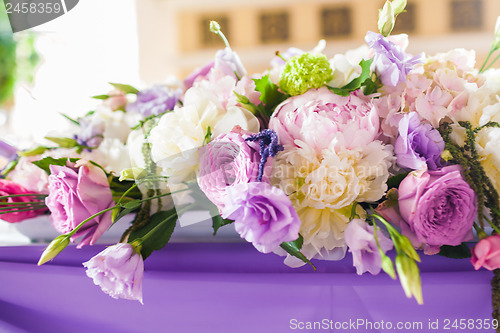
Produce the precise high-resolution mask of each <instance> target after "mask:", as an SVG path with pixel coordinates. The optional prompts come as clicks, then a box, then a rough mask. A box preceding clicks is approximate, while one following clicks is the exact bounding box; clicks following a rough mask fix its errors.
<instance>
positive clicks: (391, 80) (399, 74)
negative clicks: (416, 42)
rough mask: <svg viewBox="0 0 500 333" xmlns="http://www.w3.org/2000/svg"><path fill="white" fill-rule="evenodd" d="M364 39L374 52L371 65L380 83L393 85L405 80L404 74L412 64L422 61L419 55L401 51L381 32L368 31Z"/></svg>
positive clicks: (409, 69) (410, 68) (406, 73)
mask: <svg viewBox="0 0 500 333" xmlns="http://www.w3.org/2000/svg"><path fill="white" fill-rule="evenodd" d="M365 41H366V43H368V46H369V47H370V48H372V49H373V51H374V52H375V56H374V58H373V65H372V66H374V67H375V70H376V72H377V75H378V76H379V78H380V81H382V84H384V85H386V86H392V87H395V86H397V85H398V84H400V83H402V82H405V81H406V75H408V73H409V72H410V71H411V70H412V68H413V66H415V65H416V64H418V63H420V62H421V61H422V60H421V55H417V56H415V57H410V56H409V55H407V54H406V53H404V52H403V50H402V49H401V47H399V45H397V44H395V43H393V42H391V41H389V40H388V39H387V38H385V37H384V36H382V35H381V34H377V33H375V32H372V31H368V33H367V34H366V37H365Z"/></svg>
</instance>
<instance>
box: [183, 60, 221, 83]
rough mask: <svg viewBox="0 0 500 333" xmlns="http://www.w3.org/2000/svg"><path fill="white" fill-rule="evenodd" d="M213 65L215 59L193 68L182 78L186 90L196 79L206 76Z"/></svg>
mask: <svg viewBox="0 0 500 333" xmlns="http://www.w3.org/2000/svg"><path fill="white" fill-rule="evenodd" d="M214 65H215V61H213V60H212V61H210V62H209V63H207V64H206V65H204V66H203V67H200V68H197V69H195V70H194V71H193V72H192V73H191V74H189V76H188V77H187V78H186V79H184V88H185V89H186V90H187V89H189V88H191V87H192V86H193V84H194V83H195V82H196V81H197V80H201V79H203V78H206V77H207V76H208V73H210V71H211V70H212V68H213V67H214Z"/></svg>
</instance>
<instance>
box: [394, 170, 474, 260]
mask: <svg viewBox="0 0 500 333" xmlns="http://www.w3.org/2000/svg"><path fill="white" fill-rule="evenodd" d="M398 191H399V199H398V200H399V211H400V213H401V217H402V218H403V219H404V221H402V222H405V223H406V224H407V225H408V229H409V232H411V233H413V234H414V237H411V236H413V235H410V239H412V238H414V239H416V241H418V242H420V243H421V244H422V245H425V247H426V253H428V254H434V253H437V252H438V251H439V247H441V246H442V245H452V246H455V245H460V244H461V243H462V242H464V241H468V240H470V239H472V238H473V234H472V226H473V224H474V219H475V217H476V211H477V204H476V194H475V193H474V191H473V190H472V188H471V187H470V186H469V184H467V182H466V181H465V180H464V179H463V177H462V174H461V167H460V166H459V165H451V166H447V167H444V168H442V169H440V170H436V171H422V172H415V171H414V172H411V173H410V174H409V175H408V176H407V177H406V178H405V179H403V181H402V182H401V184H400V185H399V190H398ZM402 230H403V231H404V230H405V228H403V227H402Z"/></svg>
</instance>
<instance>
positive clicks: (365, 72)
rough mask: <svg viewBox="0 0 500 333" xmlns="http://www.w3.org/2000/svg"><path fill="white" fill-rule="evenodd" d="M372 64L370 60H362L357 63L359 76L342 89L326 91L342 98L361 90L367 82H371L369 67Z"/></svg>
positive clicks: (331, 88)
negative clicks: (359, 71) (359, 70)
mask: <svg viewBox="0 0 500 333" xmlns="http://www.w3.org/2000/svg"><path fill="white" fill-rule="evenodd" d="M372 62H373V59H370V60H365V59H362V60H361V61H360V62H359V65H360V66H361V74H360V75H359V76H358V77H357V78H354V79H353V80H352V81H351V82H349V83H348V84H346V85H345V86H343V87H342V88H333V87H328V89H330V91H332V92H333V93H335V94H337V95H340V96H344V97H345V96H349V94H350V93H351V92H352V91H355V90H358V89H359V88H361V87H362V86H363V84H364V83H365V82H366V81H367V80H370V81H371V79H370V75H371V71H370V66H371V64H372Z"/></svg>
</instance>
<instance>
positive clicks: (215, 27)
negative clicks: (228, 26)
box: [210, 21, 220, 34]
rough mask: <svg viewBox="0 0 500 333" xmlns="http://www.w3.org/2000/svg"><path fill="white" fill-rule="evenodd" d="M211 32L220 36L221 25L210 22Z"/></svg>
mask: <svg viewBox="0 0 500 333" xmlns="http://www.w3.org/2000/svg"><path fill="white" fill-rule="evenodd" d="M210 32H213V33H214V34H218V33H219V32H220V25H219V23H217V21H210Z"/></svg>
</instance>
